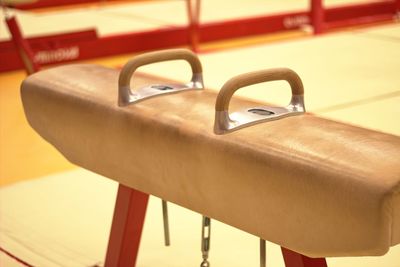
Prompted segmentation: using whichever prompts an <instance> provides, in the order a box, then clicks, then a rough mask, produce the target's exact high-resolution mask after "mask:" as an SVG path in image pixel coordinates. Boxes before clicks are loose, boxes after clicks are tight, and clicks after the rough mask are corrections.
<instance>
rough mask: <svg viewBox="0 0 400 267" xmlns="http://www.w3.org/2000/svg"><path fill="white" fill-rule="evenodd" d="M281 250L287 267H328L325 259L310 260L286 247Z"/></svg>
mask: <svg viewBox="0 0 400 267" xmlns="http://www.w3.org/2000/svg"><path fill="white" fill-rule="evenodd" d="M281 249H282V255H283V259H284V261H285V266H286V267H328V265H327V264H326V260H325V258H315V259H314V258H309V257H306V256H304V255H301V254H299V253H297V252H294V251H291V250H289V249H286V248H284V247H282V248H281Z"/></svg>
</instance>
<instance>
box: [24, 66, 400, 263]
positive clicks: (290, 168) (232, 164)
mask: <svg viewBox="0 0 400 267" xmlns="http://www.w3.org/2000/svg"><path fill="white" fill-rule="evenodd" d="M118 74H119V73H118V71H117V70H114V69H109V68H104V67H100V66H94V65H70V66H63V67H58V68H53V69H49V70H45V71H41V72H39V73H36V74H34V75H32V76H30V77H28V78H27V79H26V80H25V81H24V82H23V84H22V100H23V104H24V108H25V113H26V116H27V118H28V120H29V123H30V124H31V125H32V127H33V128H34V129H35V130H36V131H37V132H38V133H39V134H40V135H41V136H42V137H43V138H45V139H46V140H47V141H49V142H50V143H51V144H53V145H54V146H55V147H56V148H57V149H58V150H59V151H60V152H61V153H62V154H63V155H64V156H65V157H66V158H67V159H69V160H70V161H71V162H73V163H75V164H77V165H79V166H82V167H83V168H86V169H89V170H92V171H94V172H97V173H99V174H101V175H104V176H106V177H109V178H111V179H113V180H116V181H118V182H120V183H122V184H125V185H128V186H131V187H133V188H136V189H138V190H141V191H143V192H146V193H149V194H152V195H155V196H158V197H161V198H163V199H166V200H168V201H171V202H174V203H176V204H178V205H181V206H184V207H187V208H189V209H192V210H194V211H196V212H199V213H202V214H205V215H207V216H210V217H212V218H214V219H217V220H220V221H222V222H224V223H227V224H229V225H232V226H235V227H237V228H240V229H242V230H244V231H247V232H249V233H251V234H254V235H257V236H260V237H262V238H264V239H266V240H269V241H272V242H274V243H276V244H279V245H282V246H284V247H287V248H289V249H292V250H295V251H297V252H300V253H302V254H305V255H308V256H313V257H320V256H362V255H382V254H385V253H386V252H387V251H388V249H389V247H390V246H393V245H396V244H398V243H400V193H399V192H400V137H398V136H393V135H389V134H384V133H380V132H375V131H371V130H366V129H362V128H358V127H354V126H350V125H346V124H341V123H337V122H334V121H331V120H326V119H323V118H319V117H316V116H312V115H309V114H305V115H300V116H295V117H288V118H285V119H281V120H277V121H271V122H266V123H261V124H258V125H254V126H251V127H248V128H244V129H241V130H238V131H235V132H232V133H229V134H225V135H216V134H214V133H213V125H214V115H215V101H216V96H217V93H216V92H213V91H211V90H207V89H206V90H197V91H195V90H194V91H186V92H181V93H177V94H171V95H164V96H159V97H154V98H151V99H147V100H144V101H141V102H138V103H135V104H133V105H129V106H125V107H118V104H117V95H118ZM134 79H135V85H137V86H141V85H144V84H151V83H154V77H151V76H144V75H141V76H140V75H138V74H135V77H134ZM332 79H334V78H332ZM152 81H153V82H152ZM305 92H306V93H307V88H305ZM258 105H259V104H257V103H253V102H249V101H246V100H243V99H239V98H238V97H235V96H234V97H232V100H231V103H230V106H229V107H230V110H237V109H239V108H244V107H251V106H258ZM38 156H40V155H38ZM73 197H74V196H73V195H71V198H73ZM67 219H68V218H67ZM216 234H217V233H216Z"/></svg>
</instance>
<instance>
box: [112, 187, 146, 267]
mask: <svg viewBox="0 0 400 267" xmlns="http://www.w3.org/2000/svg"><path fill="white" fill-rule="evenodd" d="M148 199H149V195H148V194H145V193H142V192H140V191H137V190H135V189H132V188H129V187H126V186H124V185H122V184H120V185H119V188H118V195H117V200H116V203H115V210H114V217H113V222H112V226H111V232H110V238H109V241H108V249H107V256H106V261H105V267H134V266H135V264H136V259H137V255H138V250H139V244H140V237H141V235H142V229H143V224H144V218H145V215H146V209H147V202H148Z"/></svg>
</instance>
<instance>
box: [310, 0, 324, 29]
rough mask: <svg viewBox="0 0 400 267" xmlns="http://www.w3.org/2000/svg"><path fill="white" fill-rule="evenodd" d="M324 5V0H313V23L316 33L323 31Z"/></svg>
mask: <svg viewBox="0 0 400 267" xmlns="http://www.w3.org/2000/svg"><path fill="white" fill-rule="evenodd" d="M324 14H325V10H324V6H323V3H322V0H313V1H311V24H312V25H313V27H314V34H320V33H322V32H323V26H324V20H325V18H324Z"/></svg>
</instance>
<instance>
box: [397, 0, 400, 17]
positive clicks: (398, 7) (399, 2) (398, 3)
mask: <svg viewBox="0 0 400 267" xmlns="http://www.w3.org/2000/svg"><path fill="white" fill-rule="evenodd" d="M396 12H397V15H400V14H399V13H400V0H397V1H396Z"/></svg>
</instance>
